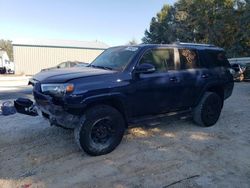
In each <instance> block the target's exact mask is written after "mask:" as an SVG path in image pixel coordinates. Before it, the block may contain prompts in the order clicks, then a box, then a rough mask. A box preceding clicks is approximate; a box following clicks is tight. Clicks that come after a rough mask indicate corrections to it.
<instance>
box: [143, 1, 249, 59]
mask: <svg viewBox="0 0 250 188" xmlns="http://www.w3.org/2000/svg"><path fill="white" fill-rule="evenodd" d="M142 41H143V43H173V42H176V41H181V42H195V43H209V44H215V45H217V46H220V47H223V48H224V49H225V50H226V52H227V55H228V56H229V57H244V56H250V0H178V1H177V2H176V3H175V4H174V5H172V6H171V5H164V6H163V8H162V9H161V11H160V12H159V13H157V15H156V16H155V17H153V18H152V20H151V23H150V27H149V29H148V30H146V31H145V36H144V38H143V39H142Z"/></svg>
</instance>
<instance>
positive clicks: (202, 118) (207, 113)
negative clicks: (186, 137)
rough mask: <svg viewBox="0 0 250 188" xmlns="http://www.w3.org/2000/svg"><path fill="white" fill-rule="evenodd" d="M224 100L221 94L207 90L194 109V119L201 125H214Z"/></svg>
mask: <svg viewBox="0 0 250 188" xmlns="http://www.w3.org/2000/svg"><path fill="white" fill-rule="evenodd" d="M222 106H223V101H222V99H221V97H220V96H219V95H217V94H216V93H213V92H206V93H205V94H204V96H203V97H202V99H201V101H200V102H199V104H198V105H197V106H196V107H195V108H194V109H193V119H194V121H195V122H196V123H197V124H198V125H201V126H205V127H208V126H212V125H214V124H215V123H216V122H217V121H218V119H219V117H220V113H221V109H222Z"/></svg>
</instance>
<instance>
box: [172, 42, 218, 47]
mask: <svg viewBox="0 0 250 188" xmlns="http://www.w3.org/2000/svg"><path fill="white" fill-rule="evenodd" d="M173 44H179V45H189V46H206V47H215V45H214V44H202V43H187V42H174V43H173Z"/></svg>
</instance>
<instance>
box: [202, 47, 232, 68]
mask: <svg viewBox="0 0 250 188" xmlns="http://www.w3.org/2000/svg"><path fill="white" fill-rule="evenodd" d="M203 55H204V61H203V62H202V66H204V67H207V68H213V67H230V64H229V61H228V60H227V57H226V55H225V52H224V51H216V50H205V52H204V53H203Z"/></svg>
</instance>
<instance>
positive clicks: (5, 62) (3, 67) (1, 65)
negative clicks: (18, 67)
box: [0, 50, 15, 74]
mask: <svg viewBox="0 0 250 188" xmlns="http://www.w3.org/2000/svg"><path fill="white" fill-rule="evenodd" d="M5 73H9V74H10V73H15V64H14V62H11V61H10V60H9V57H8V55H7V53H6V52H5V51H3V50H0V74H5Z"/></svg>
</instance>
